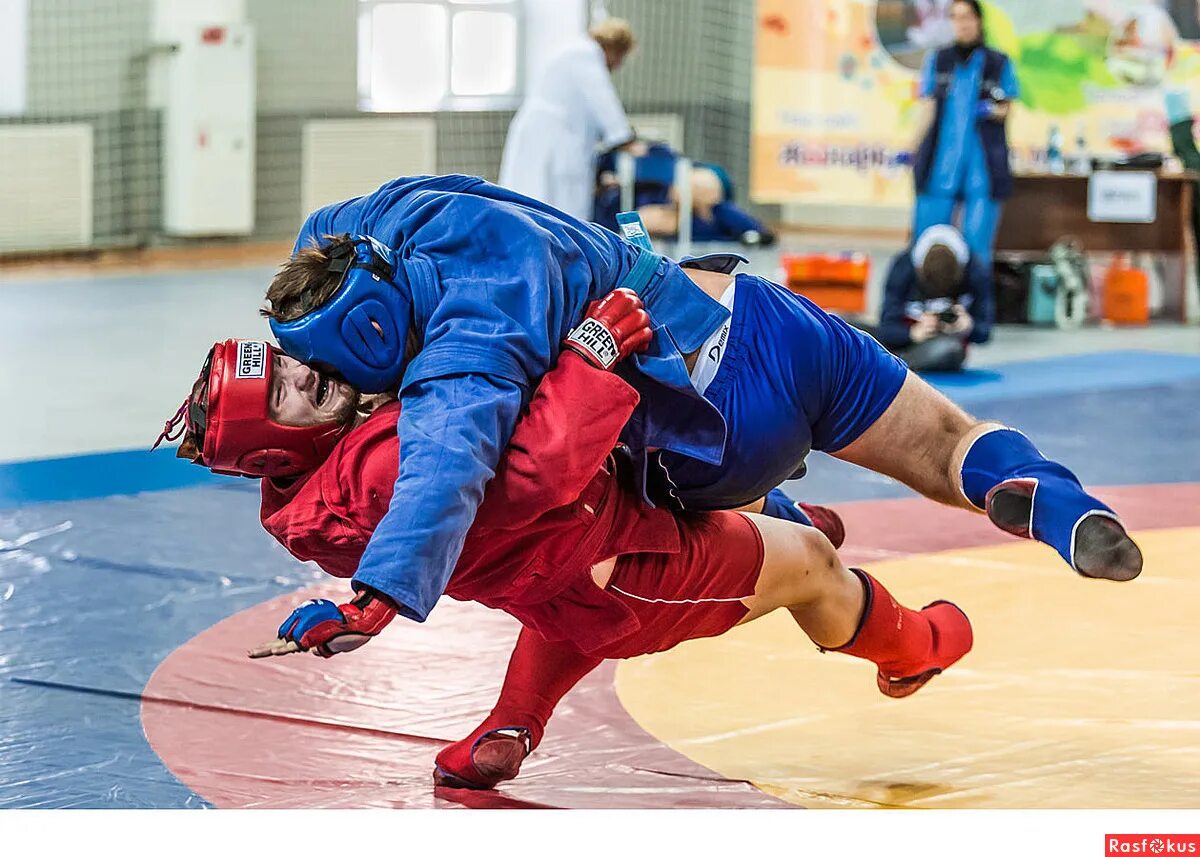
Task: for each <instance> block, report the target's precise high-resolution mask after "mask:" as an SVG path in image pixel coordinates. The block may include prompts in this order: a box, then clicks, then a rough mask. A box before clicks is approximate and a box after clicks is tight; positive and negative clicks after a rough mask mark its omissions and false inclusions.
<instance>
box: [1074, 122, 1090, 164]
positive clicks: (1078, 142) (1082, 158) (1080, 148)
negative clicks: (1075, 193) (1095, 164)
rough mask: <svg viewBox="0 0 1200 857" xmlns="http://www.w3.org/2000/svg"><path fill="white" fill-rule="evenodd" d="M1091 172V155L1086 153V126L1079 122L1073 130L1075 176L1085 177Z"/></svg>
mask: <svg viewBox="0 0 1200 857" xmlns="http://www.w3.org/2000/svg"><path fill="white" fill-rule="evenodd" d="M1091 171H1092V158H1091V153H1090V152H1088V144H1087V125H1085V124H1084V123H1083V122H1080V123H1079V125H1078V126H1077V127H1076V128H1075V174H1076V175H1080V176H1086V175H1088V174H1089V173H1091Z"/></svg>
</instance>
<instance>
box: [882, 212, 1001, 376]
mask: <svg viewBox="0 0 1200 857" xmlns="http://www.w3.org/2000/svg"><path fill="white" fill-rule="evenodd" d="M994 317H995V303H994V299H993V296H992V278H991V274H990V272H989V271H988V270H987V269H986V268H985V267H984V265H983V264H982V263H981V262H979V260H977V259H975V258H974V257H973V255H972V254H971V253H970V251H969V250H968V249H967V244H966V241H965V240H964V239H963V237H962V235H961V234H960V233H959V232H958V230H957V229H955V228H954V227H953V226H947V225H937V226H931V227H929V228H928V229H926V230H925V231H924V232H923V233H921V235H920V236H919V237H918V238H917V240H916V241H915V242H914V243H913V245H912V247H911V248H910V249H908V250H905V251H903V252H902V253H899V254H897V255H896V257H895V258H894V259H892V264H891V267H890V268H889V270H888V276H887V281H886V283H885V285H884V294H883V309H882V310H881V312H880V318H879V327H878V329H877V330H876V331H875V336H876V338H877V339H878V340H879V341H880V343H882V344H883V345H884V346H885V347H886V348H888V349H889V350H890V351H892V352H893V353H894V354H896V355H897V356H898V357H900V358H901V359H902V360H904V361H905V362H906V363H907V364H908V366H909V368H910V369H912V370H913V371H914V372H957V371H959V370H961V369H962V368H963V364H964V363H965V361H966V358H967V347H968V346H969V345H970V344H971V343H974V344H980V343H984V342H987V341H988V339H989V338H990V337H991V335H992V322H993V320H994Z"/></svg>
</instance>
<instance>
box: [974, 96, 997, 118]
mask: <svg viewBox="0 0 1200 857" xmlns="http://www.w3.org/2000/svg"><path fill="white" fill-rule="evenodd" d="M994 105H995V102H994V101H992V100H991V99H990V98H981V99H979V100H978V101H976V102H975V118H976V119H991V118H992V109H993V106H994Z"/></svg>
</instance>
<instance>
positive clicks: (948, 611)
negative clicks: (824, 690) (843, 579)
mask: <svg viewBox="0 0 1200 857" xmlns="http://www.w3.org/2000/svg"><path fill="white" fill-rule="evenodd" d="M851 571H853V572H854V573H855V574H857V575H858V577H859V579H860V580H861V581H862V583H863V588H864V589H865V591H866V595H867V603H866V607H865V609H864V610H863V616H862V619H861V620H860V621H859V625H858V630H857V631H856V632H855V634H854V637H853V638H851V640H850V642H849V643H847V644H846V645H844V646H842V647H841V648H839V649H834V650H833V651H837V652H841V653H843V654H847V655H853V656H854V657H856V658H864V659H866V660H868V661H872V662H874V663H875V664H876V665H878V667H879V680H880V689H881V690H883V691H884V693H889V691H888V690H886V689H884V688H885V680H886V681H895V680H897V679H910V678H911V679H916V678H920V677H923V676H924V677H925V681H928V679H929V678H932V677H933V676H934V675H936V674H937V673H938V672H941V671H942V670H944V669H945V668H946V667H948V666H950V665H951V664H953V663H954V662H955V661H957V660H958V659H959V658H961V657H962V656H963V655H965V654H966V653H967V652H969V651H970V650H971V643H972V635H971V623H970V622H969V621H968V620H967V617H966V614H965V613H963V612H962V611H961V610H960V609H959V608H958V607H956V606H955V605H953V604H951V603H950V602H948V601H935V602H934V603H933V604H930V605H928V606H927V607H925V608H924V609H922V610H919V611H918V610H910V609H909V608H907V607H905V606H904V605H902V604H900V603H898V602H897V601H896V599H895V598H893V597H892V595H891V593H889V592H888V591H887V590H886V589H884V588H883V584H882V583H880V582H879V581H878V580H876V579H875V578H873V577H871V575H869V574H867V573H866V572H865V571H862V570H861V569H857V568H854V569H851ZM920 684H924V681H921V682H920ZM920 684H917V685H916V687H912V690H916V688H917V687H920ZM912 690H910V691H909V692H910V693H911V692H912ZM889 695H907V694H890V693H889Z"/></svg>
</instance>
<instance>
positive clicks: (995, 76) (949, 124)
mask: <svg viewBox="0 0 1200 857" xmlns="http://www.w3.org/2000/svg"><path fill="white" fill-rule="evenodd" d="M950 21H951V23H952V25H953V27H954V44H952V45H950V46H949V47H945V48H942V49H941V50H939V51H936V52H934V53H931V54H930V55H929V56H928V57H927V59H926V61H925V67H924V69H923V70H922V72H921V84H920V95H921V97H922V98H926V99H930V100H931V102H932V106H933V117H932V121H931V122H930V123H929V127H928V130H927V131H926V132H925V135H924V138H923V139H922V141H921V144H920V146H919V147H918V149H917V154H916V157H915V158H914V160H913V178H914V180H915V183H916V191H917V201H916V209H915V211H914V214H913V221H914V222H913V235H914V236H915V235H920V234H921V233H923V232H924V231H925V230H926V229H928V228H929V227H930V226H933V225H935V224H938V223H951V222H952V221H953V219H954V215H955V213H956V212H955V210H956V209H957V208H959V207H960V206H961V212H960V218H961V225H960V229H961V230H962V233H963V236H964V237H965V238H966V239H967V246H969V247H970V248H971V253H972V254H973V255H974V256H975V257H976V258H977V259H978V260H979V261H980V262H981V263H982V264H983V265H984V266H985V267H987V266H990V265H991V262H992V245H993V244H994V243H995V239H996V227H997V226H998V225H999V223H1000V209H1001V204H1002V201H1003V200H1004V199H1006V198H1007V197H1008V196H1009V195H1010V194H1011V193H1012V173H1011V172H1010V171H1009V166H1008V140H1007V139H1006V137H1005V132H1004V122H1005V119H1007V118H1008V112H1009V104H1010V103H1011V102H1012V101H1013V100H1014V99H1016V98H1017V97H1018V95H1019V90H1018V86H1017V77H1016V74H1015V73H1014V72H1013V67H1012V62H1010V61H1009V59H1008V57H1007V56H1006V55H1004V54H1003V53H1000V52H999V51H995V50H992V49H991V48H988V47H985V46H984V44H983V12H982V9H981V8H980V5H979V2H978V0H955V2H954V4H953V5H952V6H951V8H950Z"/></svg>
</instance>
